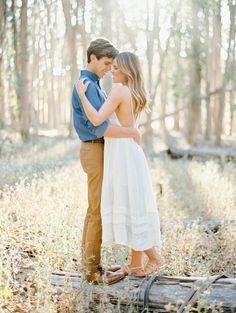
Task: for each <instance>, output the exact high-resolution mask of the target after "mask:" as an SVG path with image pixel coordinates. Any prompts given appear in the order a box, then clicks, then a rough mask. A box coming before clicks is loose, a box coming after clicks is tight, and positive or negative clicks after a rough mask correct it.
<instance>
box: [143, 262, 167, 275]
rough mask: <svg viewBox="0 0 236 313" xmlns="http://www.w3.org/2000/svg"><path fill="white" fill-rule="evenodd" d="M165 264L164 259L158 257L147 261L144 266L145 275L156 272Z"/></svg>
mask: <svg viewBox="0 0 236 313" xmlns="http://www.w3.org/2000/svg"><path fill="white" fill-rule="evenodd" d="M165 266H166V263H165V260H164V259H163V258H160V259H159V260H154V261H150V260H149V261H148V262H147V264H146V266H145V267H144V272H145V276H148V275H152V274H154V273H156V272H159V271H160V270H161V269H163V268H164V267H165Z"/></svg>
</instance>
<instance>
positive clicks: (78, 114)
mask: <svg viewBox="0 0 236 313" xmlns="http://www.w3.org/2000/svg"><path fill="white" fill-rule="evenodd" d="M117 54H118V50H117V49H115V48H114V47H113V46H112V44H111V43H110V42H109V41H107V40H105V39H96V40H94V41H92V42H91V43H90V45H89V47H88V49H87V68H86V70H82V71H81V73H80V78H86V81H89V82H90V83H89V86H88V89H87V91H86V96H87V97H88V99H89V101H90V102H91V103H92V105H93V106H94V107H95V108H96V109H97V110H99V109H100V107H101V106H102V104H103V103H104V101H105V100H106V95H105V93H104V91H103V90H102V89H101V87H100V84H99V80H100V78H102V77H103V76H104V75H105V74H106V73H107V72H108V71H110V69H111V64H112V62H113V59H114V58H115V56H116V55H117ZM76 87H77V86H76V84H75V86H74V89H73V93H72V106H73V121H74V127H75V130H76V132H77V134H78V136H79V138H80V139H81V141H82V142H81V148H80V161H81V165H82V167H83V170H84V172H85V173H86V174H87V182H88V210H87V214H86V217H85V221H84V229H83V238H82V263H83V266H84V268H85V270H86V273H87V274H86V280H87V281H92V282H98V283H103V282H105V283H107V284H111V283H114V282H116V281H118V280H120V279H122V278H123V277H124V274H123V273H121V272H120V271H119V272H115V271H116V270H117V269H118V268H119V267H113V268H112V267H111V268H110V271H107V272H104V271H103V270H102V268H101V265H100V259H101V243H102V225H101V212H100V202H101V188H102V179H103V151H104V138H103V137H104V136H105V137H116V138H127V137H131V138H133V139H134V140H136V141H139V140H140V135H139V133H138V131H137V130H135V129H134V128H129V127H118V126H115V125H112V124H110V123H109V121H105V122H103V123H102V124H101V125H99V126H97V127H95V126H93V124H92V123H91V122H90V121H89V120H88V119H87V116H86V114H85V112H84V109H83V106H82V104H81V102H80V99H79V96H78V93H77V90H76Z"/></svg>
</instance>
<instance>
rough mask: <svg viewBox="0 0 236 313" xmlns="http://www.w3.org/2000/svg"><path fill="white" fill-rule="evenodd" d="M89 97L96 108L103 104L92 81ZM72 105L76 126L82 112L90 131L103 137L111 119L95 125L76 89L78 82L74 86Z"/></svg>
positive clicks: (88, 91)
mask: <svg viewBox="0 0 236 313" xmlns="http://www.w3.org/2000/svg"><path fill="white" fill-rule="evenodd" d="M87 97H88V98H89V100H90V101H91V103H92V104H93V105H94V107H95V108H96V109H99V107H100V106H101V100H100V99H99V97H98V94H97V91H96V88H95V86H94V85H93V84H92V83H91V84H90V85H89V87H88V90H87ZM72 106H73V119H74V126H75V128H76V125H77V124H78V114H80V116H81V117H82V119H83V120H84V126H85V127H86V128H87V130H88V132H89V133H91V134H92V135H94V136H96V137H97V138H100V137H102V136H103V133H104V131H105V130H106V128H107V126H108V124H109V121H104V122H103V123H102V124H101V125H99V126H94V125H93V124H92V123H91V122H90V121H89V119H88V118H87V116H86V113H85V111H84V108H83V105H82V103H81V101H80V98H79V95H78V92H77V89H76V84H75V86H74V89H73V93H72ZM80 112H81V113H80Z"/></svg>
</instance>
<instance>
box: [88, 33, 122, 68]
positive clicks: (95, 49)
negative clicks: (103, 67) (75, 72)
mask: <svg viewBox="0 0 236 313" xmlns="http://www.w3.org/2000/svg"><path fill="white" fill-rule="evenodd" d="M118 53H119V51H118V50H117V49H116V48H115V47H114V46H113V45H112V44H111V43H110V42H109V41H108V40H106V39H103V38H98V39H96V40H93V41H91V42H90V45H89V47H88V49H87V62H88V63H90V61H91V59H90V56H91V54H94V55H95V56H96V58H97V59H98V60H99V59H101V58H102V57H108V58H112V59H114V58H115V57H116V56H117V54H118Z"/></svg>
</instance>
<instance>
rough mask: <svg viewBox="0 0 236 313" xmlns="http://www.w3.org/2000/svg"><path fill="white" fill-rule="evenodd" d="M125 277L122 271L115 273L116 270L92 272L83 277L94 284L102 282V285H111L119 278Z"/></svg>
mask: <svg viewBox="0 0 236 313" xmlns="http://www.w3.org/2000/svg"><path fill="white" fill-rule="evenodd" d="M124 277H125V275H124V273H120V272H119V273H116V272H108V271H106V272H104V273H103V274H101V273H100V272H97V273H93V274H90V275H87V276H86V277H85V279H86V280H87V282H89V283H91V282H92V283H94V284H98V285H100V284H102V285H111V284H114V283H117V282H118V281H120V280H121V279H123V278H124Z"/></svg>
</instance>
